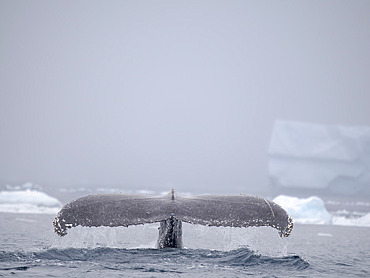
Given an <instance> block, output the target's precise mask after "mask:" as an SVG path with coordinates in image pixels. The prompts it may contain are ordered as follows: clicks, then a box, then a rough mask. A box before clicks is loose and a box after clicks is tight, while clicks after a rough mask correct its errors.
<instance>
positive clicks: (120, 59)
mask: <svg viewBox="0 0 370 278" xmlns="http://www.w3.org/2000/svg"><path fill="white" fill-rule="evenodd" d="M0 39H1V43H0V181H1V182H2V183H6V182H20V181H33V182H39V183H43V184H44V185H57V186H63V185H76V184H80V183H82V182H85V183H86V184H92V183H94V184H119V185H121V186H122V187H125V186H126V187H130V188H138V189H139V188H146V189H152V190H162V189H167V188H169V187H170V186H174V187H175V188H177V189H178V190H181V191H197V192H198V191H201V192H212V191H222V192H234V191H240V192H246V193H248V192H252V191H255V190H258V189H261V188H264V187H266V184H267V181H268V180H267V158H268V157H267V150H268V145H269V140H270V135H271V131H272V127H273V124H274V121H275V120H276V119H287V120H295V121H307V122H314V123H323V124H343V125H370V109H369V103H370V92H369V88H370V78H369V73H370V51H369V49H370V1H214V0H212V1H199V0H197V1H4V0H3V1H1V2H0Z"/></svg>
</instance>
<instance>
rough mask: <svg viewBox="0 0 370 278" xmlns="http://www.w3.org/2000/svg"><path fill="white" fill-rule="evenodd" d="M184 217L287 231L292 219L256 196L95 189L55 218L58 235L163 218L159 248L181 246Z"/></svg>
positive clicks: (206, 222) (285, 233) (194, 221)
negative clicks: (80, 228) (96, 191)
mask: <svg viewBox="0 0 370 278" xmlns="http://www.w3.org/2000/svg"><path fill="white" fill-rule="evenodd" d="M182 221H184V222H187V223H192V224H201V225H206V226H224V227H251V226H255V227H258V226H270V227H273V228H275V229H277V230H278V232H279V234H280V236H281V237H287V236H289V234H290V232H291V231H292V229H293V221H292V219H291V217H290V216H289V215H288V214H287V212H286V211H285V210H284V209H283V208H281V207H280V206H279V205H277V204H276V203H274V202H272V201H269V200H266V199H263V198H260V197H257V196H246V195H236V196H221V195H220V196H219V195H203V196H194V197H181V196H178V195H177V194H175V193H174V190H172V191H171V192H170V193H168V194H166V195H164V196H160V197H153V196H142V195H126V194H97V195H90V196H86V197H82V198H79V199H77V200H74V201H72V202H70V203H68V204H66V205H65V206H64V207H63V208H62V209H61V211H60V212H59V213H58V215H57V216H56V218H55V220H54V223H53V224H54V229H55V232H56V233H57V234H58V235H59V236H64V235H66V234H67V229H69V228H72V227H76V226H79V225H80V226H84V227H98V226H108V227H117V226H125V227H127V226H130V225H139V224H145V223H154V222H160V227H159V238H158V247H159V248H164V247H182V240H181V238H182Z"/></svg>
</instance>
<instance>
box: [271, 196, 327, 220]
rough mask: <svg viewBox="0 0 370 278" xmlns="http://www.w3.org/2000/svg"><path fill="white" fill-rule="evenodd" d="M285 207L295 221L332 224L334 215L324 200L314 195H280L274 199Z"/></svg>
mask: <svg viewBox="0 0 370 278" xmlns="http://www.w3.org/2000/svg"><path fill="white" fill-rule="evenodd" d="M273 201H274V202H275V203H277V204H278V205H280V206H281V207H282V208H283V209H285V210H286V211H287V212H288V213H289V214H290V216H291V217H292V218H293V221H294V223H300V224H331V223H332V216H331V214H330V213H329V212H328V211H327V210H326V208H325V205H324V202H323V200H321V199H320V198H319V197H316V196H312V197H309V198H303V199H301V198H297V197H290V196H285V195H280V196H278V197H276V198H275V199H274V200H273Z"/></svg>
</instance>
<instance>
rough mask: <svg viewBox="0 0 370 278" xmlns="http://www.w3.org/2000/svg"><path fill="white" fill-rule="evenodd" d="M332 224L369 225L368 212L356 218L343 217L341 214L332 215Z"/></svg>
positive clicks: (369, 214) (369, 217) (369, 215)
mask: <svg viewBox="0 0 370 278" xmlns="http://www.w3.org/2000/svg"><path fill="white" fill-rule="evenodd" d="M333 224H334V225H341V226H359V227H370V213H368V214H366V215H364V216H362V217H358V218H345V217H343V216H334V217H333Z"/></svg>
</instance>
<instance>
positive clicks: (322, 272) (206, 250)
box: [0, 213, 370, 277]
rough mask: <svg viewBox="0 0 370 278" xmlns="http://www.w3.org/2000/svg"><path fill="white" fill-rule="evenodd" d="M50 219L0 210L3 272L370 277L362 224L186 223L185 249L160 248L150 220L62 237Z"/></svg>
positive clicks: (369, 250) (367, 232)
mask: <svg viewBox="0 0 370 278" xmlns="http://www.w3.org/2000/svg"><path fill="white" fill-rule="evenodd" d="M53 218H54V215H47V214H20V213H0V223H1V224H0V239H1V242H0V277H164V276H166V277H246V276H254V277H370V240H369V239H370V228H366V227H346V226H333V225H299V224H296V225H295V227H294V229H293V232H292V234H291V236H290V237H289V238H287V239H281V238H279V237H278V236H277V233H276V231H275V230H273V229H271V228H263V229H259V228H253V229H250V228H246V229H240V228H224V229H220V230H217V228H215V227H197V226H192V225H190V224H188V225H187V226H186V225H185V227H184V231H183V235H184V245H185V247H187V248H184V249H162V250H158V249H155V242H156V235H157V228H156V226H154V225H155V224H150V225H141V226H136V227H134V228H133V229H131V230H130V229H128V228H123V227H122V228H80V229H79V228H78V227H77V228H75V229H76V231H75V232H74V233H72V232H71V233H70V234H69V235H67V236H66V237H63V238H59V237H58V236H56V235H55V234H54V232H53V226H52V221H53ZM212 228H213V229H212ZM72 230H73V229H72ZM239 243H240V244H239ZM238 244H239V245H238ZM198 247H199V248H198ZM214 247H216V248H214ZM215 249H216V250H215Z"/></svg>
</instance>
